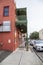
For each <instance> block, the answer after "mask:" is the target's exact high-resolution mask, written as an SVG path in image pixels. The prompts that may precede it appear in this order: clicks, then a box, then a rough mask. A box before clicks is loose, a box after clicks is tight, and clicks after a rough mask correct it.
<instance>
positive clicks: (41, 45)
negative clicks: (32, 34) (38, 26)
mask: <svg viewBox="0 0 43 65" xmlns="http://www.w3.org/2000/svg"><path fill="white" fill-rule="evenodd" d="M33 47H34V48H35V49H36V50H37V51H43V41H41V40H40V41H35V44H34V45H33Z"/></svg>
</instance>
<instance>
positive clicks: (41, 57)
mask: <svg viewBox="0 0 43 65" xmlns="http://www.w3.org/2000/svg"><path fill="white" fill-rule="evenodd" d="M30 49H31V51H32V52H35V54H36V55H37V56H38V58H39V59H40V60H41V61H42V62H43V51H40V52H39V51H36V50H35V49H33V47H32V46H30Z"/></svg>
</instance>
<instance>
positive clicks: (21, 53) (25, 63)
mask: <svg viewBox="0 0 43 65" xmlns="http://www.w3.org/2000/svg"><path fill="white" fill-rule="evenodd" d="M0 65H43V63H42V62H41V61H40V59H39V58H38V57H37V56H36V55H35V53H34V52H31V50H30V49H29V51H26V50H25V48H24V49H19V48H18V49H17V50H16V51H14V52H13V53H11V54H10V55H9V56H8V57H7V58H6V59H5V60H3V61H2V62H1V63H0Z"/></svg>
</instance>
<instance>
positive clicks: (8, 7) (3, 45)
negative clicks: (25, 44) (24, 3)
mask: <svg viewBox="0 0 43 65" xmlns="http://www.w3.org/2000/svg"><path fill="white" fill-rule="evenodd" d="M20 24H21V23H20ZM20 24H19V26H20ZM22 27H23V25H22ZM19 30H21V29H20V27H19V28H18V25H17V26H16V5H15V2H14V0H0V50H10V51H14V50H15V49H16V48H17V47H18V46H19V43H20V42H19V35H20V34H21V31H19Z"/></svg>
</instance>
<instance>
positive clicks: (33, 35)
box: [29, 31, 39, 39]
mask: <svg viewBox="0 0 43 65" xmlns="http://www.w3.org/2000/svg"><path fill="white" fill-rule="evenodd" d="M29 38H30V39H39V32H36V31H35V32H33V33H31V34H30V36H29Z"/></svg>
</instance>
